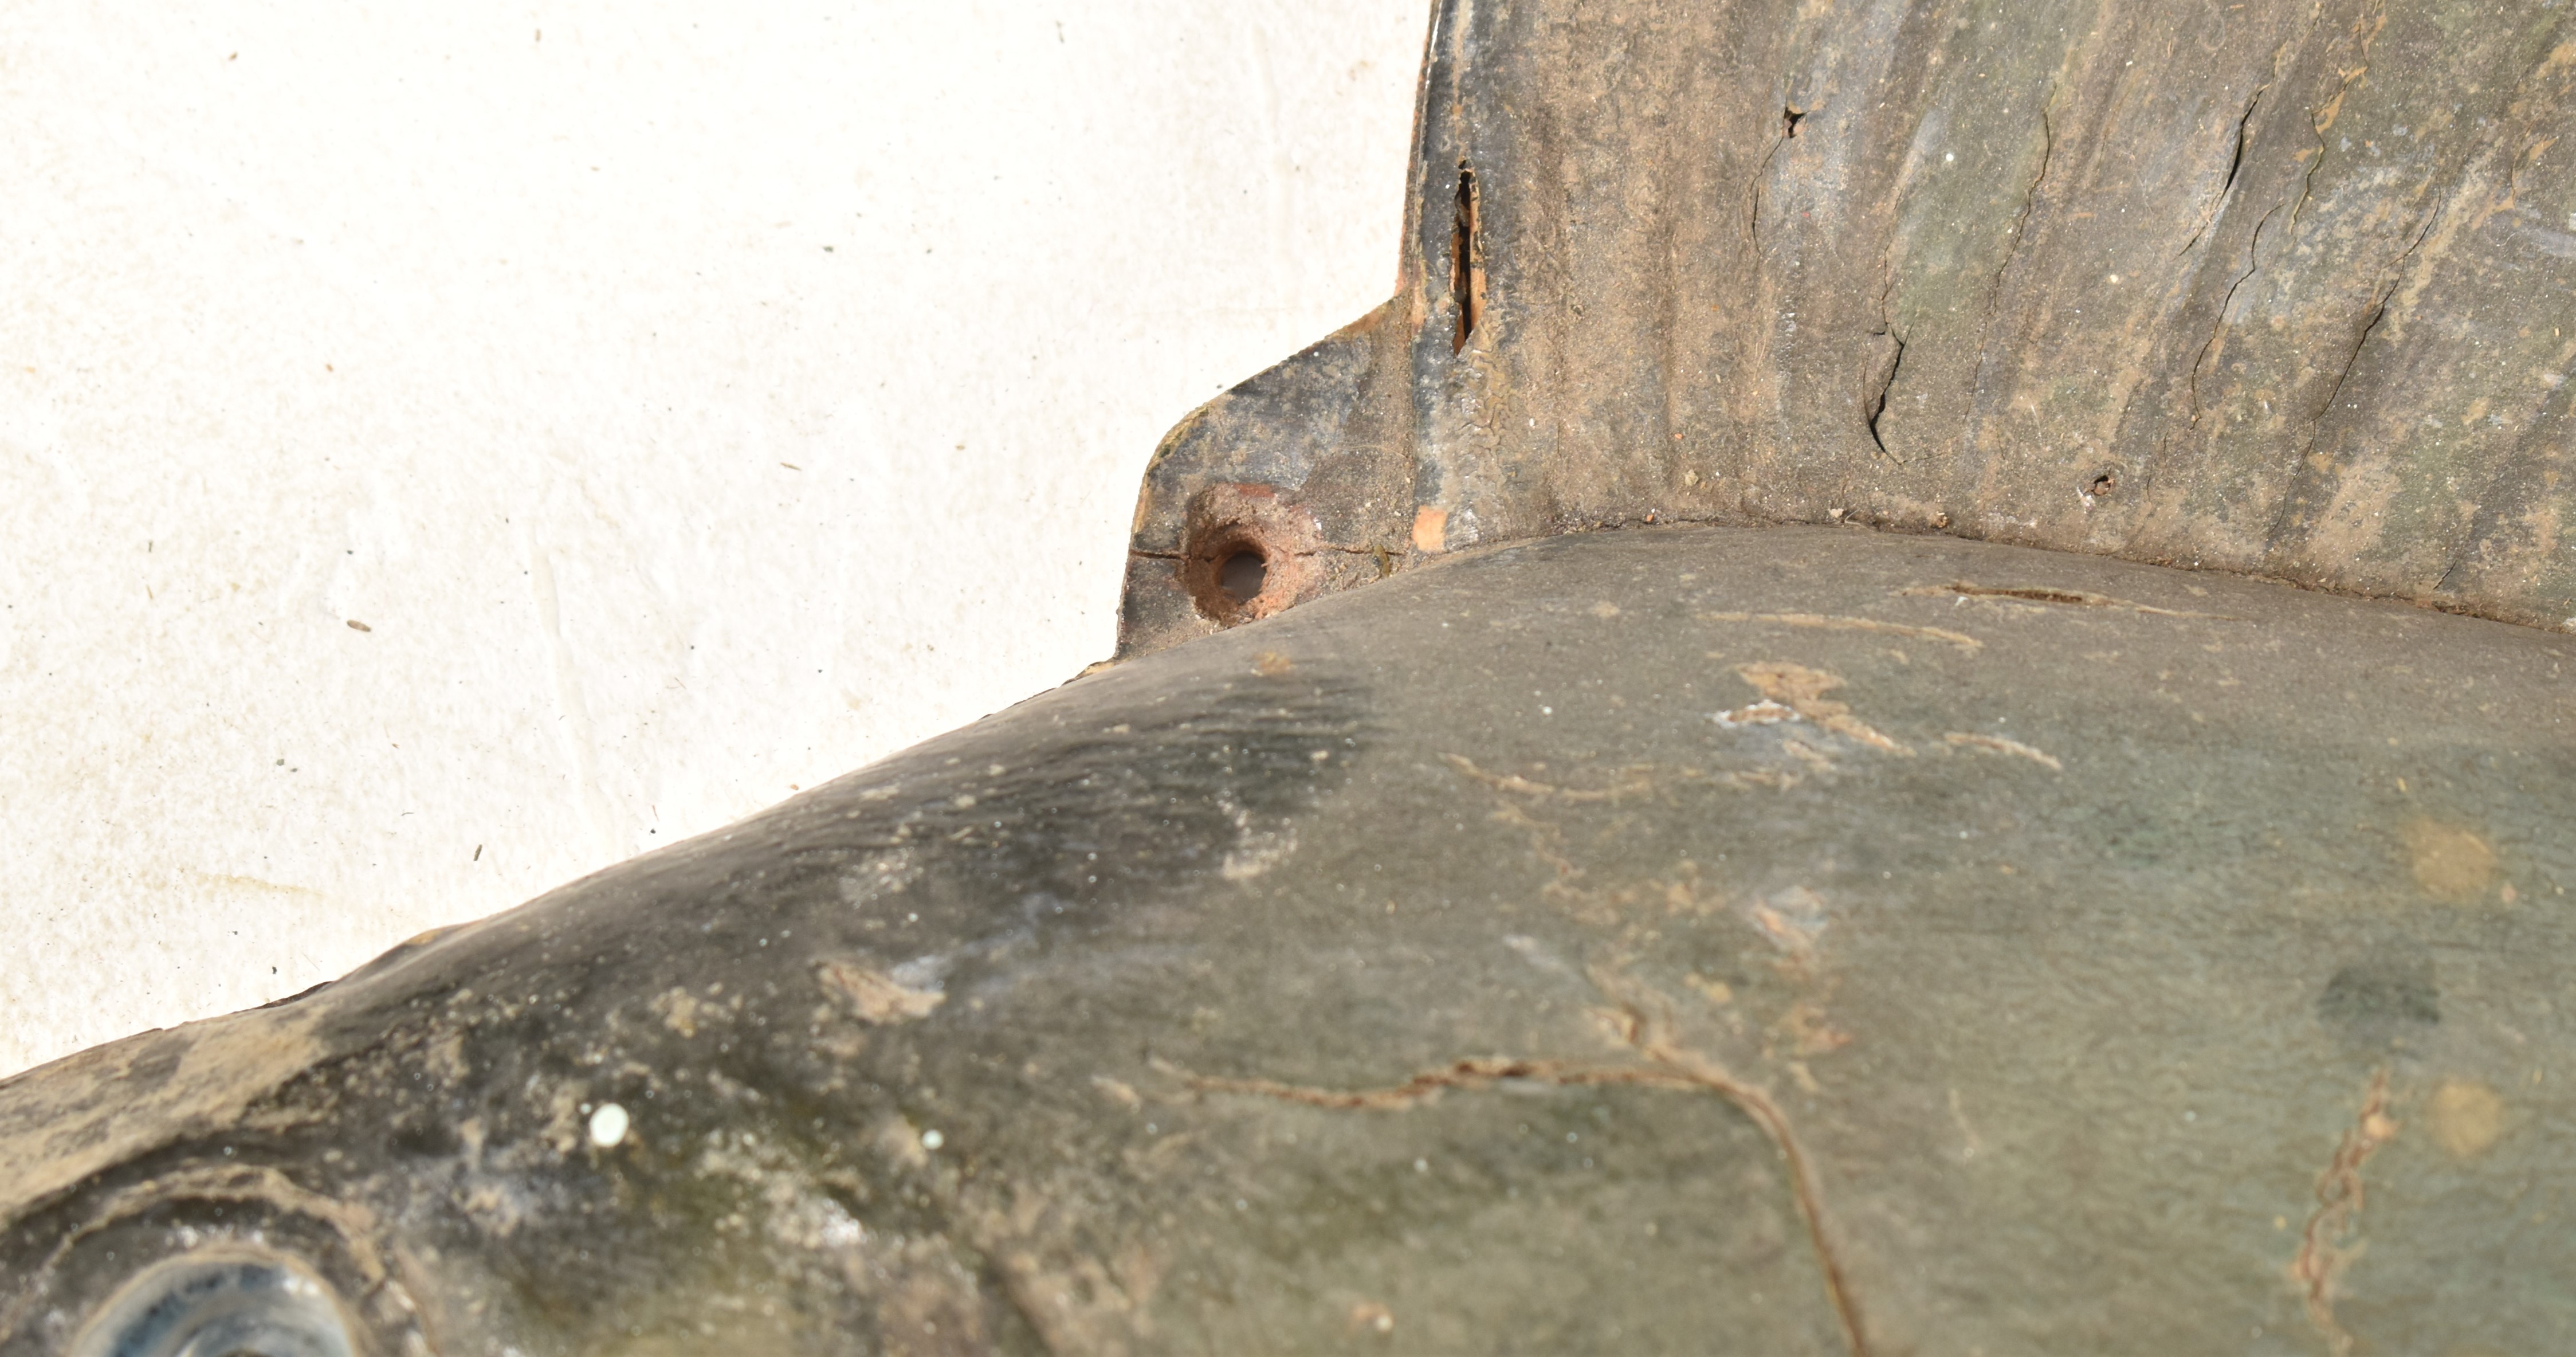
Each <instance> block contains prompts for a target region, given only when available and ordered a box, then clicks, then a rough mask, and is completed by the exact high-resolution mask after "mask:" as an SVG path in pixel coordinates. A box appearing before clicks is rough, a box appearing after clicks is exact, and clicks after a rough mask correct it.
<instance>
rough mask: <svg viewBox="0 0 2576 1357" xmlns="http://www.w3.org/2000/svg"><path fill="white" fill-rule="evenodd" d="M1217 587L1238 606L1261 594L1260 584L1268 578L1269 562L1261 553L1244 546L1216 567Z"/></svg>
mask: <svg viewBox="0 0 2576 1357" xmlns="http://www.w3.org/2000/svg"><path fill="white" fill-rule="evenodd" d="M1216 578H1217V587H1218V588H1220V589H1223V590H1224V591H1225V596H1226V597H1227V598H1229V599H1232V600H1234V602H1235V603H1236V604H1237V605H1238V606H1240V605H1242V604H1246V603H1250V602H1251V601H1252V600H1254V599H1256V598H1258V597H1260V596H1261V586H1262V584H1263V583H1264V582H1265V581H1267V580H1268V579H1269V578H1270V562H1269V561H1268V560H1266V559H1264V558H1263V556H1262V554H1261V553H1260V552H1258V551H1255V550H1253V549H1252V548H1250V547H1246V548H1244V549H1243V550H1241V551H1238V552H1236V553H1234V554H1233V555H1231V556H1228V557H1226V558H1225V564H1223V565H1221V566H1219V567H1217V575H1216Z"/></svg>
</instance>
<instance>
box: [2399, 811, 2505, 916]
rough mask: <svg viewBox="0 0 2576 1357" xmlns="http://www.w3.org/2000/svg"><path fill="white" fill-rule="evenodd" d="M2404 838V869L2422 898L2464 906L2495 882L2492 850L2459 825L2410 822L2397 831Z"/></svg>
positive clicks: (2434, 821)
mask: <svg viewBox="0 0 2576 1357" xmlns="http://www.w3.org/2000/svg"><path fill="white" fill-rule="evenodd" d="M2399 832H2400V833H2402V834H2403V835H2405V838H2406V856H2407V859H2408V863H2407V865H2408V866H2410V867H2412V868H2413V869H2414V872H2415V884H2417V885H2419V886H2422V887H2423V888H2424V893H2425V894H2426V895H2429V896H2432V897H2433V898H2434V899H2436V900H2447V901H2450V902H2451V903H2453V904H2466V903H2468V902H2470V901H2473V900H2476V899H2479V898H2480V897H2482V896H2484V895H2485V894H2486V893H2487V885H2488V883H2489V882H2491V881H2493V880H2494V879H2495V869H2496V856H2495V850H2494V849H2493V848H2490V847H2488V846H2487V841H2486V840H2484V839H2482V838H2479V837H2478V836H2477V835H2476V834H2475V833H2472V832H2471V831H2469V830H2468V829H2465V828H2463V827H2461V826H2459V825H2453V824H2444V823H2442V822H2441V821H2439V820H2410V821H2408V822H2407V823H2406V825H2405V827H2404V828H2403V829H2402V830H2400V831H2399Z"/></svg>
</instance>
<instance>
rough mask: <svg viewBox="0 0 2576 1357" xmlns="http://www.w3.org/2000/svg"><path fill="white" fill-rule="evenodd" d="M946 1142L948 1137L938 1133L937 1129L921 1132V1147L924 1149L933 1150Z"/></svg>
mask: <svg viewBox="0 0 2576 1357" xmlns="http://www.w3.org/2000/svg"><path fill="white" fill-rule="evenodd" d="M947 1143H948V1137H946V1136H943V1135H941V1134H939V1133H938V1132H937V1131H924V1132H922V1133H921V1148H923V1149H925V1150H935V1149H938V1148H939V1147H940V1146H942V1145H945V1144H947Z"/></svg>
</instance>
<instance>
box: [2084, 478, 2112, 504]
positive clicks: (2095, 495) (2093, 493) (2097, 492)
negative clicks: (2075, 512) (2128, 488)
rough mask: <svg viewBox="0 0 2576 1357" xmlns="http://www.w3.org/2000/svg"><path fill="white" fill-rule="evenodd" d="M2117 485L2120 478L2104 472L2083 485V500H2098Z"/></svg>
mask: <svg viewBox="0 0 2576 1357" xmlns="http://www.w3.org/2000/svg"><path fill="white" fill-rule="evenodd" d="M2119 483H2120V478H2119V475H2118V474H2117V473H2116V472H2110V471H2105V472H2103V473H2101V474H2100V475H2097V476H2095V477H2094V478H2093V479H2091V480H2089V481H2086V482H2085V483H2084V495H2085V498H2087V499H2100V498H2102V497H2103V496H2104V495H2107V494H2110V493H2111V490H2112V488H2113V487H2114V486H2116V485H2118V484H2119Z"/></svg>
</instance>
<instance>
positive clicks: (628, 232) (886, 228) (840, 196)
mask: <svg viewBox="0 0 2576 1357" xmlns="http://www.w3.org/2000/svg"><path fill="white" fill-rule="evenodd" d="M192 9H193V11H194V12H193V13H191V10H192ZM1426 17H1427V5H1426V3H1425V0H1295V2H1294V3H1290V2H1289V0H1126V2H1125V3H1121V4H1119V5H1116V6H1114V7H1113V6H1109V5H1103V4H1097V3H1094V4H1074V3H1069V2H1061V3H1036V2H1034V0H1010V2H994V3H975V4H956V3H951V4H942V5H937V6H928V5H913V4H896V3H891V0H858V2H856V3H845V4H841V5H817V4H797V3H779V4H765V5H759V6H740V5H716V4H707V3H701V4H696V5H689V4H682V3H677V2H676V0H660V2H659V3H625V4H618V5H607V4H599V5H554V4H536V5H529V4H518V3H507V4H505V3H490V2H488V0H449V2H448V3H442V4H438V5H390V4H388V5H364V6H357V5H349V4H345V3H340V2H339V0H229V2H228V3H224V4H219V5H210V6H199V7H175V8H174V7H170V6H166V5H157V4H143V3H136V2H129V3H122V4H116V3H97V4H79V5H74V4H62V3H55V4H44V3H36V4H25V5H16V6H11V7H9V8H8V10H7V11H5V12H0V126H6V127H7V128H9V129H10V130H9V133H8V135H7V136H5V137H0V261H4V262H5V278H6V283H5V291H0V604H5V607H0V815H5V820H6V823H5V832H6V836H7V837H6V840H5V847H0V912H5V913H0V917H5V921H6V924H7V927H8V934H9V936H8V946H7V947H6V949H5V951H0V1014H5V1015H6V1017H5V1019H0V1073H5V1072H7V1071H11V1070H15V1069H18V1068H21V1067H24V1066H26V1065H29V1064H33V1063H37V1062H40V1061H43V1060H47V1059H50V1058H52V1057H55V1056H58V1055H61V1054H64V1053H66V1052H69V1051H72V1050H75V1049H77V1048H79V1047H82V1046H86V1045H90V1044H92V1043H95V1042H98V1041H102V1040H106V1039H109V1038H112V1037H116V1036H121V1035H123V1034H125V1033H128V1032H131V1031H135V1030H138V1029H141V1028H144V1027H150V1026H159V1025H166V1024H169V1023H173V1022H178V1021H182V1020H185V1019H189V1018H194V1017H201V1016H205V1015H208V1014H213V1013H218V1012H223V1011H227V1010H231V1009H235V1008H240V1007H244V1006H246V1005H251V1004H256V1003H260V1002H264V1001H266V1000H269V999H273V998H277V997H279V996H282V995H286V994H290V993H293V992H295V991H297V990H300V989H303V988H305V987H307V986H309V985H312V984H314V983H316V982H318V981H321V980H324V979H328V978H330V977H331V976H334V975H337V974H339V973H340V972H342V971H345V970H347V969H349V968H350V967H352V966H354V965H356V964H358V963H359V962H361V961H363V960H365V959H366V958H367V957H369V956H371V955H373V954H375V953H376V952H378V951H381V950H382V949H384V948H385V947H387V946H390V945H392V944H393V943H395V942H398V941H400V940H401V939H403V938H404V937H407V936H409V935H411V934H413V933H416V932H419V931H420V930H422V929H425V928H430V927H433V926H437V925H441V924H448V923H455V922H460V921H463V920H466V919H471V918H475V917H478V916H480V915H484V914H487V913H490V912H491V911H493V910H495V909H499V908H502V907H505V906H508V905H511V904H514V903H517V902H518V901H520V900H522V899H525V898H527V897H528V896H531V895H533V894H535V893H537V892H539V891H541V890H543V889H545V888H547V887H550V886H553V885H556V884H559V883H561V882H564V881H567V880H570V879H572V878H574V877H576V876H579V875H581V874H583V873H586V872H589V871H591V870H593V869H596V868H598V867H602V866H605V865H607V864H609V863H611V862H614V861H617V860H618V859H621V858H624V857H627V856H630V855H632V854H634V853H636V852H639V851H643V850H647V849H650V848H654V847H658V846H660V845H662V844H665V843H669V842H672V841H674V840H676V839H679V838H683V837H686V836H688V835H691V834H695V833H698V832H701V831H704V830H707V829H711V828H714V827H716V826H718V825H721V824H723V823H725V822H727V821H729V820H732V819H734V818H737V817H739V816H741V815H743V814H746V813H748V812H750V811H752V810H755V809H757V808H759V807H761V806H764V805H767V804H769V803H770V802H773V801H776V800H778V799H779V798H781V797H783V796H786V795H788V794H789V793H790V792H791V791H792V790H794V789H796V788H799V787H804V786H811V785H813V784H814V783H816V782H819V781H823V780H825V779H828V778H830V777H832V776H834V775H836V774H838V773H841V772H843V771H846V770H848V769H850V768H853V767H856V766H858V765H860V764H862V763H865V762H867V761H869V760H871V759H874V758H877V757H879V756H882V755H884V754H887V753H891V752H893V751H894V750H896V749H898V748H901V747H902V746H904V745H906V744H909V743H911V742H913V741H915V740H918V739H921V738H923V737H925V736H928V735H931V734H935V733H937V732H938V731H940V730H943V729H946V728H948V727H951V726H954V725H958V724H960V723H963V722H965V721H968V720H971V719H973V718H975V717H977V716H980V715H982V714H984V713H986V712H989V711H992V710H994V709H996V708H998V707H1001V706H1004V705H1007V704H1009V703H1010V702H1013V701H1015V700H1017V699H1019V698H1022V697H1025V696H1027V695H1029V694H1030V693H1033V692H1035V691H1038V690H1040V689H1042V688H1045V687H1047V686H1050V685H1052V684H1054V683H1057V682H1060V681H1062V680H1063V679H1065V678H1068V677H1070V676H1071V675H1073V674H1074V673H1075V672H1076V671H1077V670H1079V669H1080V668H1081V667H1082V666H1083V665H1084V664H1086V663H1088V662H1090V661H1092V660H1096V659H1099V658H1102V657H1103V656H1105V655H1106V654H1107V653H1108V651H1109V648H1110V643H1111V637H1112V632H1113V620H1114V616H1115V610H1116V603H1117V590H1118V578H1119V564H1120V551H1121V548H1122V545H1123V542H1124V538H1125V533H1126V527H1127V522H1128V516H1129V513H1130V511H1131V509H1132V507H1133V504H1134V497H1135V491H1136V484H1137V478H1138V476H1139V474H1140V473H1141V471H1142V469H1143V467H1144V462H1145V458H1146V456H1147V454H1148V453H1150V452H1151V450H1152V448H1153V445H1154V441H1155V439H1156V438H1157V437H1158V436H1159V435H1160V434H1161V432H1162V431H1163V430H1164V429H1165V428H1167V427H1168V426H1169V425H1171V424H1172V423H1173V422H1174V421H1175V420H1177V419H1178V418H1179V417H1180V416H1181V415H1183V414H1184V413H1186V412H1187V411H1188V409H1189V408H1190V407H1191V406H1193V405H1195V404H1197V403H1198V402H1200V401H1202V400H1204V399H1206V398H1207V397H1208V396H1210V395H1212V394H1214V393H1215V392H1216V391H1217V390H1219V389H1220V388H1222V387H1224V386H1226V385H1230V384H1232V383H1233V382H1235V381H1238V380H1241V379H1242V378H1244V377H1246V376H1249V375H1250V374H1252V373H1253V372H1255V371H1257V370H1259V369H1260V368H1262V367H1263V366H1266V365H1267V364H1268V363H1270V362H1272V361H1274V360H1276V359H1278V358H1281V357H1284V356H1286V355H1287V354H1288V353H1290V352H1292V351H1293V350H1294V349H1296V348H1297V347H1298V346H1300V345H1302V344H1304V343H1305V342H1307V341H1309V340H1311V339H1314V338H1316V337H1319V336H1320V335H1322V334H1323V333H1325V332H1326V331H1328V330H1330V329H1332V328H1333V327H1335V326H1338V325H1340V324H1342V323H1343V322H1345V321H1348V320H1350V319H1353V318H1354V317H1356V316H1358V315H1359V314H1360V313H1361V312H1362V311H1364V310H1366V309H1367V308H1368V307H1369V306H1371V305H1373V304H1375V303H1376V302H1377V301H1379V300H1380V299H1381V298H1383V297H1384V296H1385V295H1386V294H1387V293H1388V291H1389V290H1390V288H1391V286H1392V283H1393V278H1394V269H1395V258H1396V246H1397V241H1396V237H1397V232H1398V228H1399V220H1400V216H1401V212H1402V206H1403V203H1402V192H1403V176H1404V160H1405V152H1406V140H1407V130H1408V127H1409V125H1410V120H1411V116H1412V95H1413V81H1414V74H1415V67H1416V64H1417V62H1418V60H1419V57H1420V51H1421V43H1422V32H1423V28H1424V25H1425V22H1426Z"/></svg>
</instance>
